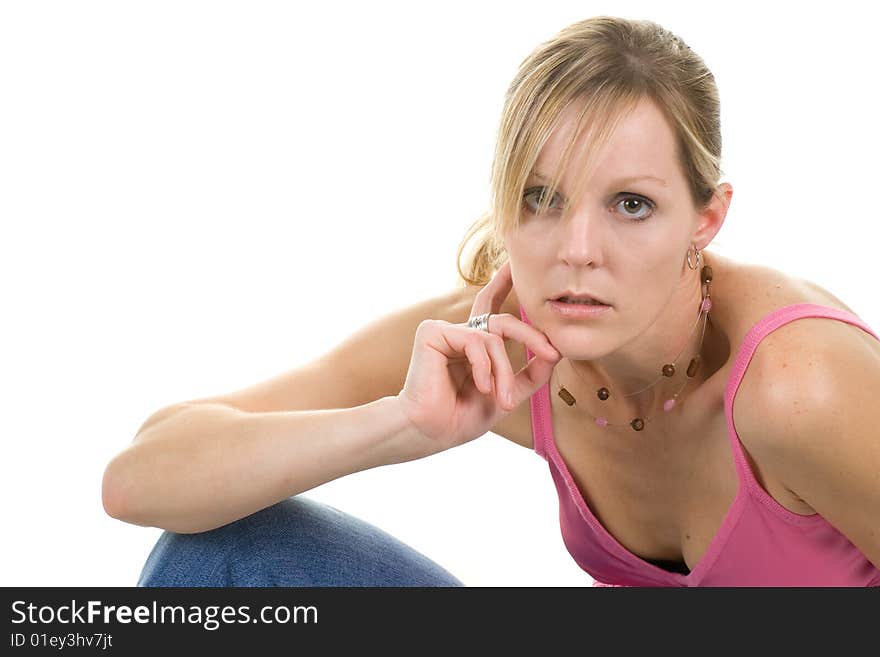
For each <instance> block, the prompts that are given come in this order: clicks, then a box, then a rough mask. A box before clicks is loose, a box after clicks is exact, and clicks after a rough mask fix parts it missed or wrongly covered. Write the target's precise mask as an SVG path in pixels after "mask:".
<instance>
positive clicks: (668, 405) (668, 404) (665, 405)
mask: <svg viewBox="0 0 880 657" xmlns="http://www.w3.org/2000/svg"><path fill="white" fill-rule="evenodd" d="M673 406H675V400H674V399H667V400H666V401H665V402H663V410H664V411H671V410H672V407H673Z"/></svg>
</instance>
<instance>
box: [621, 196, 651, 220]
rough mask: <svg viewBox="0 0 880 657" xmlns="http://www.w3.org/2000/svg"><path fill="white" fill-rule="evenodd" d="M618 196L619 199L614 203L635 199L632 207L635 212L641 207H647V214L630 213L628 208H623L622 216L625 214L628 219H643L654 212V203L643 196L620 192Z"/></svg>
mask: <svg viewBox="0 0 880 657" xmlns="http://www.w3.org/2000/svg"><path fill="white" fill-rule="evenodd" d="M618 198H619V199H620V200H619V201H618V202H617V204H616V205H620V204H621V203H627V202H632V201H635V202H636V203H637V205H636V207H635V208H633V209H635V211H636V212H638V211H639V210H640V209H642V208H645V207H647V208H648V213H647V214H632V213H631V212H629V210H623V214H624V216H626V217H627V218H628V219H631V220H632V221H645V220H646V219H647V218H648V217H650V216H651V214H652V213H653V212H654V207H655V206H654V203H653V202H652V201H650V200H648V199H646V198H645V197H644V196H638V195H635V194H622V195H620V196H618ZM630 208H632V206H630Z"/></svg>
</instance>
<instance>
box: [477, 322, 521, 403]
mask: <svg viewBox="0 0 880 657" xmlns="http://www.w3.org/2000/svg"><path fill="white" fill-rule="evenodd" d="M483 339H484V340H485V344H486V350H487V351H488V352H489V357H490V358H491V359H492V378H493V379H494V382H495V397H496V399H497V402H498V405H499V406H501V408H503V409H504V410H507V411H509V410H510V409H512V408H513V398H514V391H515V382H514V376H515V375H514V373H513V366H511V364H510V358H508V356H507V349H505V347H504V339H503V338H502V337H500V336H497V335H493V334H491V333H487V334H485V337H484V338H483Z"/></svg>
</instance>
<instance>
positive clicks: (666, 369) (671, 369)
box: [663, 363, 675, 376]
mask: <svg viewBox="0 0 880 657" xmlns="http://www.w3.org/2000/svg"><path fill="white" fill-rule="evenodd" d="M673 375H675V365H673V364H672V363H666V365H664V366H663V376H673Z"/></svg>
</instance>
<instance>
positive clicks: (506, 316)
mask: <svg viewBox="0 0 880 657" xmlns="http://www.w3.org/2000/svg"><path fill="white" fill-rule="evenodd" d="M490 319H491V320H492V333H494V334H495V335H498V336H501V337H502V338H505V339H508V338H509V339H512V340H516V341H518V342H521V343H523V344H524V345H526V346H527V347H528V348H529V349H531V350H532V353H534V354H536V355H538V356H540V357H541V358H544V359H546V360H552V361H553V362H554V364H555V363H556V362H558V361H559V360H560V359H561V358H562V355H561V354H560V353H559V352H558V351H557V350H556V349H555V348H554V347H553V345H552V344H550V340H548V339H547V336H546V335H544V334H543V333H542V332H541V331H539V330H538V329H536V328H535V327H534V326H532V325H531V324H526V323H525V322H523V321H522V320H521V319H519V318H517V317H514V316H513V315H511V314H510V313H500V314H498V315H492V317H491V318H490Z"/></svg>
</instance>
